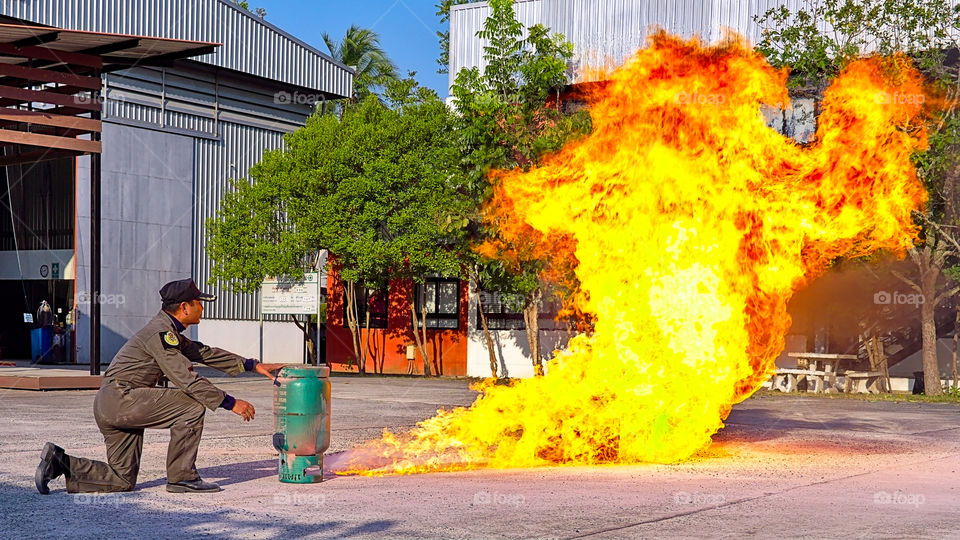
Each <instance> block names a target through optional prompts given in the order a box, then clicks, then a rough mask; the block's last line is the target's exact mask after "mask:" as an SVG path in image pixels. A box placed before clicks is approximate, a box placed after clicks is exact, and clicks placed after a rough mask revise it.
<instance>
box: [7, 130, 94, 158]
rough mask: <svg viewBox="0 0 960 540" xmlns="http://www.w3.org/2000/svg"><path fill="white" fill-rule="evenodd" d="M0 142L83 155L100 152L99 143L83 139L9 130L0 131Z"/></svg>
mask: <svg viewBox="0 0 960 540" xmlns="http://www.w3.org/2000/svg"><path fill="white" fill-rule="evenodd" d="M0 142H6V143H13V144H25V145H27V146H39V147H41V148H59V149H62V150H75V151H78V152H84V153H97V154H99V153H100V150H101V145H100V141H85V140H83V139H71V138H69V137H57V136H55V135H40V134H39V133H27V132H25V131H13V130H9V129H0Z"/></svg>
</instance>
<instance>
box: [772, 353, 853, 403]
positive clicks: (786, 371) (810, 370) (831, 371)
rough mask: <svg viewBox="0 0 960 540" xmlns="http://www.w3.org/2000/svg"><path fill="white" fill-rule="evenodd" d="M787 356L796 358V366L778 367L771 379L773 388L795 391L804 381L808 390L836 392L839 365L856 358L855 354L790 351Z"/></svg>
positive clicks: (837, 389)
mask: <svg viewBox="0 0 960 540" xmlns="http://www.w3.org/2000/svg"><path fill="white" fill-rule="evenodd" d="M787 356H790V357H792V358H796V359H797V367H796V368H782V369H778V370H777V372H776V374H774V376H773V381H772V382H773V384H772V388H773V389H774V390H777V389H782V390H784V391H786V392H797V391H799V386H800V383H801V382H802V381H806V382H807V391H808V392H810V391H812V392H815V393H821V392H828V393H829V392H838V391H839V388H838V387H837V372H838V371H839V368H840V365H841V364H842V363H843V362H847V361H856V360H857V355H855V354H828V353H810V352H792V353H788V354H787ZM847 386H849V384H848V385H847Z"/></svg>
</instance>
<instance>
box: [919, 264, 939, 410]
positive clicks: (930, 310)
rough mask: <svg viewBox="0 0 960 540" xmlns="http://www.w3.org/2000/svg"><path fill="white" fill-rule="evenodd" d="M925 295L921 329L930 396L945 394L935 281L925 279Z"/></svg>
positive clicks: (924, 372) (921, 311) (925, 374)
mask: <svg viewBox="0 0 960 540" xmlns="http://www.w3.org/2000/svg"><path fill="white" fill-rule="evenodd" d="M922 283H923V286H922V287H923V295H924V297H925V298H926V299H927V301H925V302H923V303H922V304H920V321H921V322H920V331H921V336H922V338H923V388H924V393H925V394H926V395H928V396H939V395H941V394H943V386H941V383H940V364H939V362H938V361H937V324H936V320H935V318H934V314H935V308H936V306H935V305H934V299H935V298H936V297H937V291H936V288H935V282H933V281H932V280H929V279H923V280H922Z"/></svg>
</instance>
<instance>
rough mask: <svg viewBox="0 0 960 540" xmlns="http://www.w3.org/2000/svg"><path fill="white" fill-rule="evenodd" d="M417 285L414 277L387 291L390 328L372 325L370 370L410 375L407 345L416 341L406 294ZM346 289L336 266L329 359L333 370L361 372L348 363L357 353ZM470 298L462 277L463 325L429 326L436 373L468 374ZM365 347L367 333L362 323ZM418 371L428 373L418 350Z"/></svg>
mask: <svg viewBox="0 0 960 540" xmlns="http://www.w3.org/2000/svg"><path fill="white" fill-rule="evenodd" d="M412 287H413V281H412V280H403V281H392V282H391V283H390V286H389V290H388V302H389V303H388V306H387V327H386V328H371V329H370V337H369V340H368V342H367V348H366V349H367V350H366V372H367V373H391V374H406V373H409V371H408V370H409V367H408V365H409V362H408V361H407V344H415V343H416V342H415V341H414V338H413V321H412V320H411V318H410V304H409V302H408V300H407V293H408V291H410V290H411V289H412ZM344 296H345V295H344V291H343V286H342V282H341V281H340V278H339V276H338V275H337V272H336V270H335V269H331V270H330V274H329V276H328V277H327V363H328V364H329V365H330V369H331V370H333V371H341V372H354V373H355V372H357V371H358V368H357V365H356V362H353V365H348V364H349V361H350V359H351V358H352V357H353V355H354V352H353V345H352V344H351V343H352V341H351V336H350V329H349V328H347V327H345V325H344V323H345V321H344V317H343V303H344V300H345V299H344ZM468 306H469V296H468V289H467V282H466V281H460V313H459V319H460V320H459V328H458V329H456V330H429V329H428V330H427V344H426V349H427V354H428V355H429V356H430V359H431V365H432V367H431V374H433V375H454V376H457V375H461V376H462V375H466V374H467V324H468V323H467V309H468ZM360 326H361V329H360V345H361V346H363V338H364V336H365V334H366V331H365V330H364V329H363V328H362V327H363V321H360ZM413 373H414V374H417V375H422V374H423V358H422V357H421V355H420V351H419V350H417V352H416V359H415V360H414V362H413Z"/></svg>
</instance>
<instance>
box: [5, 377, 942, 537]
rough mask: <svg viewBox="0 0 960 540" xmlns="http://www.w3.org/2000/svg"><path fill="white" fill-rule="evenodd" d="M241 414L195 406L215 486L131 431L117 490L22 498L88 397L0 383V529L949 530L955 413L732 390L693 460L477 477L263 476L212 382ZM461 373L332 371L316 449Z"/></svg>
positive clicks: (602, 533)
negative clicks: (168, 461)
mask: <svg viewBox="0 0 960 540" xmlns="http://www.w3.org/2000/svg"><path fill="white" fill-rule="evenodd" d="M215 383H216V384H218V385H220V386H221V387H222V388H224V389H225V390H226V391H227V392H229V393H231V394H233V395H235V396H237V397H240V398H243V399H247V400H249V401H251V402H252V403H253V404H254V405H255V406H256V408H257V411H258V412H257V418H256V419H255V420H254V421H253V422H250V423H243V422H241V421H240V420H239V417H237V416H236V415H234V414H232V413H229V412H226V411H217V412H215V413H212V414H208V415H207V418H206V427H205V432H204V438H203V443H202V445H201V449H200V457H199V459H198V467H199V469H200V473H201V475H203V477H204V478H205V479H208V480H212V481H216V482H219V483H220V484H221V485H223V487H224V491H223V492H221V493H218V494H213V495H184V494H171V493H167V492H166V491H165V490H164V484H165V482H166V480H165V477H164V474H165V473H164V455H165V452H166V444H167V440H168V435H167V433H166V432H163V431H148V432H147V435H146V439H145V444H144V452H143V467H142V469H141V472H140V479H139V484H138V488H137V490H136V491H134V492H132V493H123V494H109V495H108V494H104V495H77V496H74V495H69V494H67V493H65V491H64V489H63V481H62V480H57V481H55V482H54V483H53V484H52V485H51V488H52V493H51V495H48V496H41V495H39V494H38V493H37V492H36V490H35V488H34V487H33V471H34V468H35V467H36V464H37V462H38V457H39V451H40V448H41V446H42V445H43V443H44V442H45V441H47V440H50V441H54V442H57V443H58V444H60V445H61V446H64V447H65V448H66V449H67V451H68V452H70V453H75V454H77V455H84V456H89V457H96V458H99V459H102V458H103V456H104V449H103V445H102V439H101V437H100V433H99V431H98V430H97V428H96V425H95V423H94V421H93V416H92V413H91V407H92V403H93V396H94V392H93V391H60V392H43V393H39V392H28V391H21V390H0V418H2V419H3V420H2V421H0V451H2V454H0V455H2V456H3V458H2V459H0V507H2V517H0V536H2V537H4V538H14V537H16V538H33V537H38V538H39V537H68V536H69V537H73V538H86V537H91V538H92V537H109V536H117V535H124V536H127V535H131V536H132V535H136V536H153V537H162V538H174V537H177V538H180V537H184V536H210V537H218V538H219V537H223V538H290V537H300V536H304V537H310V538H355V537H356V538H376V537H397V538H412V537H428V538H518V537H536V538H578V537H587V538H640V537H710V538H713V537H722V536H735V537H740V536H753V537H764V538H766V537H774V536H776V537H790V538H793V537H814V538H824V537H831V538H832V537H838V536H841V535H842V536H848V535H852V536H856V537H868V538H874V537H879V538H904V537H910V538H926V537H929V538H945V537H958V538H960V515H958V511H960V474H958V458H960V424H958V420H960V408H958V407H957V406H955V405H949V404H915V403H892V402H877V403H869V402H862V401H852V400H832V399H813V398H801V397H787V396H783V397H780V396H777V397H763V398H753V399H750V400H748V401H746V402H744V403H742V404H740V405H738V406H737V407H735V408H734V411H733V413H732V414H731V416H730V418H729V420H728V424H727V428H725V429H724V430H723V431H722V432H721V434H719V435H718V436H717V437H716V443H715V444H714V445H713V446H712V447H711V448H710V449H709V450H708V451H706V452H704V453H703V455H701V456H698V457H697V458H696V459H693V460H691V461H689V462H686V463H682V464H677V465H641V466H626V467H621V466H606V467H558V468H546V469H535V470H508V471H502V470H496V471H495V470H479V471H469V472H460V473H435V474H427V475H413V476H393V477H379V478H367V477H337V476H328V479H327V480H326V481H325V482H323V483H321V484H314V485H293V484H281V483H279V482H278V481H277V466H276V453H275V452H274V451H273V448H272V447H271V444H270V435H271V434H272V433H273V424H272V421H273V419H272V402H271V399H272V386H271V385H270V383H269V381H267V380H266V379H263V378H256V377H254V376H244V377H242V378H238V379H226V378H217V379H216V380H215ZM472 398H473V392H471V391H470V390H469V389H468V383H467V382H466V381H457V380H423V379H405V378H392V377H388V378H358V377H334V379H333V438H332V446H331V449H330V452H329V453H334V452H339V451H343V450H347V449H349V448H351V447H353V446H354V445H355V444H357V443H359V442H362V441H364V440H367V439H369V438H373V437H376V436H377V435H378V434H379V433H380V431H381V430H382V429H383V428H384V427H389V428H391V429H395V430H397V429H403V428H405V427H410V426H412V425H413V424H414V423H415V422H417V421H418V420H422V419H424V418H427V417H429V416H431V415H432V414H433V413H434V412H435V410H436V409H437V408H438V407H451V406H456V405H466V404H469V403H470V402H471V401H472Z"/></svg>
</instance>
